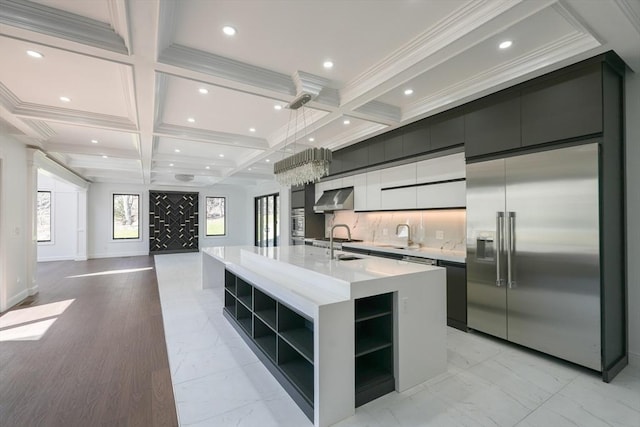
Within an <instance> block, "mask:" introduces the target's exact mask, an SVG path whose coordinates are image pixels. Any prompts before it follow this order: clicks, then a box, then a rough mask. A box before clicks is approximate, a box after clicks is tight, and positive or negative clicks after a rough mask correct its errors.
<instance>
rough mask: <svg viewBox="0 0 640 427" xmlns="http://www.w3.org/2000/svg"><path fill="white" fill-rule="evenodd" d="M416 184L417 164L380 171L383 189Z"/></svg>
mask: <svg viewBox="0 0 640 427" xmlns="http://www.w3.org/2000/svg"><path fill="white" fill-rule="evenodd" d="M415 183H416V164H415V163H410V164H408V165H402V166H395V167H392V168H387V169H382V170H381V171H380V184H381V185H382V188H386V187H397V186H400V185H413V184H415Z"/></svg>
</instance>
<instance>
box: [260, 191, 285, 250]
mask: <svg viewBox="0 0 640 427" xmlns="http://www.w3.org/2000/svg"><path fill="white" fill-rule="evenodd" d="M254 212H255V226H256V228H255V232H256V233H255V245H256V246H260V247H265V246H278V242H279V240H280V229H279V227H278V222H279V217H280V195H279V194H269V195H268V196H261V197H256V198H255V209H254Z"/></svg>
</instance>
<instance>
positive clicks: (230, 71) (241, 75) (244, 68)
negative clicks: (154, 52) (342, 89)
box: [158, 44, 296, 96]
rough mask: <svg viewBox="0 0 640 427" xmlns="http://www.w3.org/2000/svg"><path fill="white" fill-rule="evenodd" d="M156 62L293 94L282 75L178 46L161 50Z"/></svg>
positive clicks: (294, 91) (294, 89)
mask: <svg viewBox="0 0 640 427" xmlns="http://www.w3.org/2000/svg"><path fill="white" fill-rule="evenodd" d="M158 62H159V63H163V64H167V65H173V66H176V67H180V68H185V69H188V70H192V71H197V72H200V73H203V74H208V75H212V76H216V77H220V78H223V79H225V80H232V81H235V82H239V83H243V84H246V85H250V86H254V87H259V88H263V89H268V90H271V91H274V92H278V93H281V94H286V95H292V96H293V95H295V94H296V87H295V84H294V82H293V80H292V79H291V77H289V76H287V75H286V74H282V73H278V72H275V71H271V70H268V69H266V68H262V67H257V66H254V65H251V64H246V63H244V62H240V61H236V60H234V59H230V58H225V57H223V56H220V55H215V54H212V53H208V52H204V51H201V50H198V49H193V48H190V47H186V46H182V45H179V44H172V45H171V46H169V47H167V48H166V49H163V50H162V52H161V53H160V55H159V58H158Z"/></svg>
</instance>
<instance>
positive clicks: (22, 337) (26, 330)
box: [0, 298, 75, 342]
mask: <svg viewBox="0 0 640 427" xmlns="http://www.w3.org/2000/svg"><path fill="white" fill-rule="evenodd" d="M74 301H75V298H73V299H68V300H64V301H58V302H52V303H49V304H42V305H36V306H34V307H28V308H23V309H20V310H13V311H10V312H8V313H6V314H5V315H4V316H2V317H0V329H2V330H0V342H3V341H36V340H39V339H40V338H42V337H43V336H44V334H45V333H46V332H47V330H49V327H50V326H51V325H53V323H54V322H55V321H56V320H58V317H57V316H60V315H61V314H62V313H64V311H65V310H66V309H67V308H68V307H69V306H70V305H71V303H72V302H74ZM47 317H49V318H50V319H45V318H47ZM41 319H45V320H41ZM15 325H19V326H15ZM3 328H6V329H3Z"/></svg>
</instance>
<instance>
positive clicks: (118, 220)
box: [111, 194, 140, 240]
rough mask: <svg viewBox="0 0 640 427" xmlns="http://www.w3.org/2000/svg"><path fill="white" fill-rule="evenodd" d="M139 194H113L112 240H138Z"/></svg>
mask: <svg viewBox="0 0 640 427" xmlns="http://www.w3.org/2000/svg"><path fill="white" fill-rule="evenodd" d="M139 208H140V195H139V194H114V195H113V211H112V228H111V233H112V234H111V236H112V238H113V240H132V239H139V238H140V223H139V215H138V210H139Z"/></svg>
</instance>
